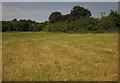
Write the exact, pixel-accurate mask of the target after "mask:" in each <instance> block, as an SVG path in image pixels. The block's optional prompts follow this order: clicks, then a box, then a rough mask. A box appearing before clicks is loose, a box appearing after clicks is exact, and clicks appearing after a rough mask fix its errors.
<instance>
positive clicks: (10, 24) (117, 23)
mask: <svg viewBox="0 0 120 83" xmlns="http://www.w3.org/2000/svg"><path fill="white" fill-rule="evenodd" d="M91 16H92V15H91V12H90V11H89V10H88V9H85V8H83V7H80V6H74V7H73V9H72V10H71V12H70V14H66V15H62V13H61V12H58V11H56V12H52V13H51V14H50V16H49V18H48V19H49V21H45V22H41V23H38V22H35V21H32V20H30V19H28V20H25V19H21V20H17V19H13V20H11V21H2V31H3V32H4V31H50V32H65V33H74V32H78V33H86V32H90V33H91V32H93V33H103V32H114V31H117V29H120V13H119V12H117V11H112V10H111V12H110V13H109V15H108V16H104V17H101V18H93V17H91Z"/></svg>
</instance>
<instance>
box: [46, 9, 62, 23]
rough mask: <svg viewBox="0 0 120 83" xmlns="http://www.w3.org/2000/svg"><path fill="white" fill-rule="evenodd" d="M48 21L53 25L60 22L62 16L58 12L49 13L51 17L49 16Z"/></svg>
mask: <svg viewBox="0 0 120 83" xmlns="http://www.w3.org/2000/svg"><path fill="white" fill-rule="evenodd" d="M48 19H49V21H50V22H51V23H55V22H57V21H60V20H61V19H62V15H61V13H60V12H57V11H56V12H53V13H51V15H50V16H49V18H48Z"/></svg>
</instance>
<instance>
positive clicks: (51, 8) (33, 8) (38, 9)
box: [2, 2, 118, 22]
mask: <svg viewBox="0 0 120 83" xmlns="http://www.w3.org/2000/svg"><path fill="white" fill-rule="evenodd" d="M75 5H79V6H82V7H85V8H87V9H89V10H90V11H91V13H92V16H93V17H100V13H101V12H106V14H108V13H109V12H110V10H118V3H117V2H3V3H2V19H3V20H12V19H14V18H17V19H31V20H35V21H38V22H42V21H46V20H48V17H49V15H50V14H51V13H52V12H55V11H60V12H61V13H62V14H68V13H70V10H71V9H72V7H73V6H75Z"/></svg>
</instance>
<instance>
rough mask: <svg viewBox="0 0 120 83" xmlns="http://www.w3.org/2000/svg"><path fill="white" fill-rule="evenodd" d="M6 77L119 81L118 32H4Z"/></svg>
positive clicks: (15, 78) (10, 78)
mask: <svg viewBox="0 0 120 83" xmlns="http://www.w3.org/2000/svg"><path fill="white" fill-rule="evenodd" d="M2 41H3V42H2V46H3V48H2V52H3V54H2V57H3V60H2V61H3V76H2V78H3V81H5V80H7V81H8V80H16V81H18V80H25V81H27V80H37V81H39V80H44V81H49V80H57V81H58V80H63V81H64V80H79V81H98V80H99V81H106V80H109V81H110V80H118V78H117V77H118V36H117V33H104V34H68V33H48V32H15V33H12V32H9V33H3V40H2Z"/></svg>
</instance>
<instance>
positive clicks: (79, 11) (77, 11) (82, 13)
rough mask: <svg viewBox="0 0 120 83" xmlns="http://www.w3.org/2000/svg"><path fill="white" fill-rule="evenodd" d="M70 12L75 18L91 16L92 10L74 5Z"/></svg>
mask: <svg viewBox="0 0 120 83" xmlns="http://www.w3.org/2000/svg"><path fill="white" fill-rule="evenodd" d="M70 14H71V15H72V16H74V17H75V18H79V17H90V16H91V12H90V11H89V10H88V9H85V8H83V7H80V6H74V7H73V9H72V10H71V12H70Z"/></svg>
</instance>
